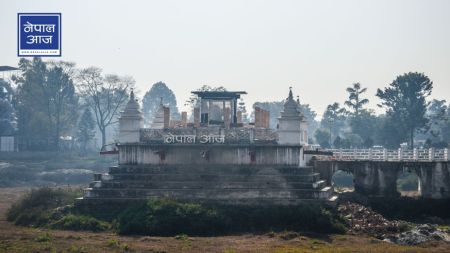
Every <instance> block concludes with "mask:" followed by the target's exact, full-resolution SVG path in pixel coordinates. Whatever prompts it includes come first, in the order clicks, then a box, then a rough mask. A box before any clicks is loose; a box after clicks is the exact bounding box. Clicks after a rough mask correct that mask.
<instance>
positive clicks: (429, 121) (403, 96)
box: [314, 72, 450, 148]
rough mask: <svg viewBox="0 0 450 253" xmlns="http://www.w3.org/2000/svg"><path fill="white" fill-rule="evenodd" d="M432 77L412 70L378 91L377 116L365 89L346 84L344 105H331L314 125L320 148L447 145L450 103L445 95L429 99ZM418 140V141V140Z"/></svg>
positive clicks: (449, 135)
mask: <svg viewBox="0 0 450 253" xmlns="http://www.w3.org/2000/svg"><path fill="white" fill-rule="evenodd" d="M432 90H433V82H432V81H431V80H430V79H429V77H427V76H426V75H425V74H423V73H418V72H409V73H405V74H403V75H400V76H398V77H397V78H396V79H395V80H393V81H392V82H391V83H390V84H388V85H387V86H386V87H384V88H382V89H378V90H377V91H376V96H377V97H378V98H379V99H380V101H381V102H380V104H378V105H377V106H379V107H380V108H382V109H384V112H383V113H382V114H380V115H376V114H375V112H374V110H371V109H368V108H366V106H367V104H368V103H369V100H368V99H367V98H364V94H365V93H366V92H367V88H363V87H362V85H361V84H360V83H354V84H353V85H352V86H351V87H348V88H347V89H346V92H347V93H348V99H347V100H346V101H344V106H342V107H341V105H340V104H339V103H338V102H335V103H332V104H330V105H328V106H327V108H326V110H325V112H324V114H323V117H322V119H321V121H320V127H319V128H318V129H317V130H315V132H314V138H315V141H316V142H317V143H318V144H320V145H321V146H322V147H334V148H369V147H373V146H374V145H375V146H383V147H386V148H398V147H400V145H401V144H403V143H405V144H407V145H408V147H409V148H411V147H424V148H428V147H436V148H444V147H448V145H449V142H450V109H449V107H450V104H449V105H447V104H446V101H445V100H437V99H432V100H430V95H431V92H432ZM416 140H420V143H415V141H416Z"/></svg>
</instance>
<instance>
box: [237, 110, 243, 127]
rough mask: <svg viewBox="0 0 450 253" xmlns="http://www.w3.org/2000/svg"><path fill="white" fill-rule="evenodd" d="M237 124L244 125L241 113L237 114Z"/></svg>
mask: <svg viewBox="0 0 450 253" xmlns="http://www.w3.org/2000/svg"><path fill="white" fill-rule="evenodd" d="M237 123H238V124H241V123H242V112H241V111H238V112H237Z"/></svg>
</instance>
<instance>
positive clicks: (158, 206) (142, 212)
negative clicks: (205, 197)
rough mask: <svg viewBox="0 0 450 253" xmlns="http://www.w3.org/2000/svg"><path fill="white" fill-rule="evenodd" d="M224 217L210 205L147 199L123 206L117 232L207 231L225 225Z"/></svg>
mask: <svg viewBox="0 0 450 253" xmlns="http://www.w3.org/2000/svg"><path fill="white" fill-rule="evenodd" d="M224 221H225V217H222V216H221V214H220V213H219V212H218V211H217V210H215V209H212V208H206V207H203V206H201V205H199V204H189V203H179V202H176V201H172V200H149V201H148V202H146V203H144V204H140V205H135V206H132V207H130V208H128V209H127V210H125V211H124V212H123V213H122V214H121V215H120V216H119V218H118V222H117V223H118V224H117V229H118V232H119V233H120V234H146V235H162V236H170V235H177V234H194V235H207V234H215V233H217V232H220V231H222V230H223V229H224V223H225V222H224Z"/></svg>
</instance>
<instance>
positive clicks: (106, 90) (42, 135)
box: [0, 57, 134, 150]
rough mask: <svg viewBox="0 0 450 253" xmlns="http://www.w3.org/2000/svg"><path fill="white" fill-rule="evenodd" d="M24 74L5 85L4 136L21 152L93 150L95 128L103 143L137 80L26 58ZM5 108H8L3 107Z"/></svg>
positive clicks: (22, 63)
mask: <svg viewBox="0 0 450 253" xmlns="http://www.w3.org/2000/svg"><path fill="white" fill-rule="evenodd" d="M19 69H20V74H18V75H13V76H12V78H11V80H12V83H8V82H6V81H5V80H2V82H0V85H2V86H3V87H6V86H7V87H9V89H0V90H3V92H2V94H1V98H2V99H1V101H2V109H1V113H0V118H1V119H2V120H1V121H2V123H3V124H2V125H1V128H0V135H15V136H17V137H18V138H17V139H18V142H19V146H20V147H19V149H20V150H62V149H65V148H73V147H67V146H68V143H69V144H70V145H69V146H73V145H75V144H76V145H77V147H78V148H79V149H80V150H86V149H88V146H89V143H90V142H91V141H92V139H93V138H94V135H95V132H96V128H97V129H98V131H99V133H100V135H101V143H102V145H105V144H106V143H107V140H106V135H107V130H108V128H110V127H111V126H112V125H114V124H115V123H116V122H117V118H118V116H119V113H120V111H121V110H122V108H123V106H124V105H125V103H126V102H127V101H128V94H129V91H130V89H132V88H133V87H134V80H133V78H131V77H128V76H118V75H115V74H104V73H103V71H102V70H101V69H100V68H97V67H89V68H83V69H77V68H76V67H75V64H74V63H71V62H64V61H55V62H53V61H48V62H45V61H43V60H42V59H41V58H39V57H35V58H33V59H31V60H29V59H25V58H21V59H20V61H19ZM3 105H5V106H3ZM4 108H8V109H5V110H4Z"/></svg>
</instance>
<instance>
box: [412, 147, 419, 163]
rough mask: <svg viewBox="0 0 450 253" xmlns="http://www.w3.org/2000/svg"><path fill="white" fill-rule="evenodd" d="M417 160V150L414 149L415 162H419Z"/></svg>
mask: <svg viewBox="0 0 450 253" xmlns="http://www.w3.org/2000/svg"><path fill="white" fill-rule="evenodd" d="M417 159H418V154H417V148H414V149H413V160H414V161H417Z"/></svg>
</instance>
